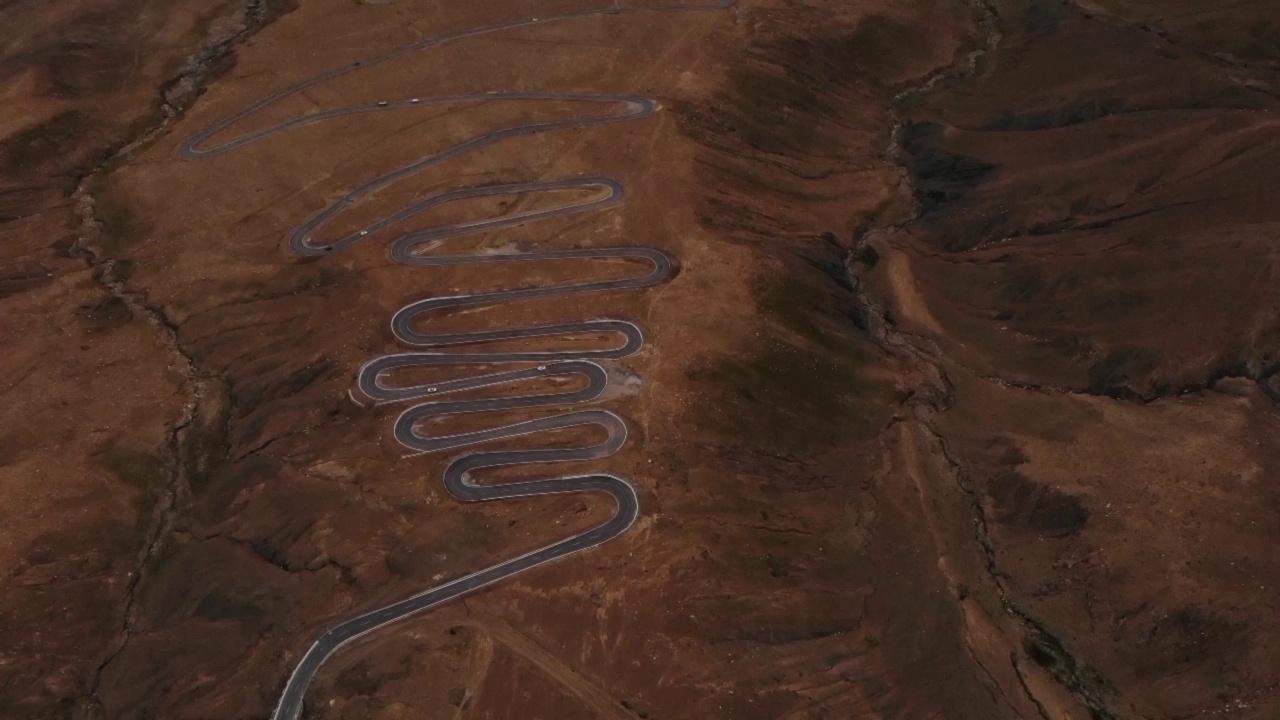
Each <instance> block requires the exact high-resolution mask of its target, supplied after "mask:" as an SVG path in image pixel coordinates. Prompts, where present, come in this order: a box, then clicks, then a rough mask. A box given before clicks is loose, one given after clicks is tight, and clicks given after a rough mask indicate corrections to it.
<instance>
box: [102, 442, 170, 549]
mask: <svg viewBox="0 0 1280 720" xmlns="http://www.w3.org/2000/svg"><path fill="white" fill-rule="evenodd" d="M103 463H104V464H105V465H106V467H107V469H108V470H110V471H111V473H112V474H113V475H115V476H116V477H117V478H119V479H120V480H121V481H122V482H124V483H125V484H126V485H128V486H130V487H132V488H133V489H134V490H136V491H137V493H138V495H137V498H136V501H135V502H136V512H137V517H136V532H137V534H138V535H139V536H140V537H141V536H145V535H146V532H147V528H148V527H150V525H151V515H152V513H153V511H154V510H155V506H156V503H157V502H158V501H159V499H160V492H159V490H160V488H161V487H163V486H164V485H165V483H166V482H167V468H166V466H165V462H164V460H163V459H162V458H161V457H160V456H159V455H156V454H155V453H150V452H144V451H140V450H134V449H130V448H128V447H126V446H124V445H123V444H122V443H121V442H120V441H119V440H118V439H117V440H115V441H112V443H111V444H110V445H109V446H108V447H107V450H106V452H105V453H104V454H103Z"/></svg>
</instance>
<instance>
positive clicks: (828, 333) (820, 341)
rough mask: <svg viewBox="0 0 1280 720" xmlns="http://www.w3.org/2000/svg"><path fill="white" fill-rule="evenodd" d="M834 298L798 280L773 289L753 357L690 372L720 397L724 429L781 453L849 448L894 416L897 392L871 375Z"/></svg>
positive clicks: (764, 296) (763, 307)
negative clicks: (857, 438)
mask: <svg viewBox="0 0 1280 720" xmlns="http://www.w3.org/2000/svg"><path fill="white" fill-rule="evenodd" d="M834 299H835V298H834V297H831V296H828V295H827V294H826V293H825V292H824V291H823V289H822V288H821V287H819V286H818V285H816V284H809V283H806V282H803V281H801V280H800V279H789V280H785V281H782V282H779V283H777V284H776V285H773V286H771V287H770V288H768V289H767V290H766V291H765V292H763V293H761V295H760V300H759V303H760V304H759V309H760V311H761V314H762V315H763V316H764V317H765V318H766V319H767V320H766V322H765V323H763V324H762V327H761V330H760V333H759V336H758V338H759V339H758V341H757V342H756V343H755V345H753V346H752V347H750V348H748V351H749V354H748V355H746V356H744V357H726V358H721V359H719V360H718V361H717V362H715V363H712V364H710V365H705V366H702V367H699V368H697V369H695V370H694V371H692V372H691V374H690V378H691V379H692V380H695V381H696V382H697V383H698V384H699V385H700V386H702V387H706V388H708V389H709V391H710V392H712V393H713V394H718V395H719V396H720V402H719V409H720V413H721V415H720V416H719V418H720V422H722V423H723V429H724V430H726V431H729V432H732V433H733V434H734V435H736V436H737V438H738V439H739V441H741V442H742V443H743V444H744V445H750V446H755V447H759V448H762V449H766V450H770V451H776V452H783V453H805V452H809V451H814V450H817V449H820V448H832V447H841V446H847V445H848V444H849V441H850V436H851V435H853V436H856V435H861V434H870V433H874V432H875V431H876V430H877V429H878V428H879V426H880V424H881V422H882V421H883V416H884V415H885V414H886V413H888V412H889V411H890V406H891V403H892V397H893V388H892V387H890V386H889V385H887V384H886V383H881V382H878V381H875V380H872V379H869V378H868V377H867V376H866V373H865V368H866V367H867V366H868V365H869V364H870V363H871V362H873V358H872V357H871V355H870V353H869V352H868V348H867V346H866V345H865V344H863V343H861V342H859V341H858V339H857V338H856V336H855V335H853V332H854V325H853V321H852V319H848V318H845V319H842V318H841V317H839V316H838V315H836V314H834V313H833V312H832V309H831V307H830V306H831V305H832V304H833V300H834ZM841 322H847V323H848V328H847V329H845V328H843V327H841V326H840V323H841Z"/></svg>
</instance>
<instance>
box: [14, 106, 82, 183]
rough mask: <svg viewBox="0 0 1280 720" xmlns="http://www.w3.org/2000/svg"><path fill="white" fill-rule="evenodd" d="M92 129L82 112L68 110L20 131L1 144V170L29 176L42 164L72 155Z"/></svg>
mask: <svg viewBox="0 0 1280 720" xmlns="http://www.w3.org/2000/svg"><path fill="white" fill-rule="evenodd" d="M91 127H92V122H91V121H90V120H89V118H88V116H86V115H85V114H84V113H81V112H79V111H78V110H67V111H66V112H62V113H58V114H57V115H54V116H53V117H51V118H49V119H48V120H46V121H44V122H42V123H40V124H39V125H33V126H31V127H29V128H26V129H23V130H19V131H18V132H16V133H14V134H13V135H12V136H11V137H10V138H9V139H8V140H6V141H5V142H4V145H3V154H2V155H0V158H2V159H0V170H3V172H4V174H6V175H17V176H29V175H32V174H34V173H35V171H36V170H38V169H40V168H41V167H42V166H44V165H45V164H47V163H49V162H51V161H53V160H56V159H58V158H60V157H63V156H65V155H68V154H70V153H71V152H73V151H74V150H75V149H76V147H77V146H78V144H79V142H80V139H81V138H82V137H83V136H84V135H85V134H86V133H87V132H89V130H90V128H91Z"/></svg>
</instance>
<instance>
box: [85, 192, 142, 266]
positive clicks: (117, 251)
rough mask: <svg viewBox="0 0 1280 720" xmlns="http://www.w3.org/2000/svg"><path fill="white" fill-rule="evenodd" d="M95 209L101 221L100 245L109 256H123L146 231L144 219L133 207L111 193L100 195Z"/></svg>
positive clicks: (115, 257) (118, 257) (116, 257)
mask: <svg viewBox="0 0 1280 720" xmlns="http://www.w3.org/2000/svg"><path fill="white" fill-rule="evenodd" d="M94 209H95V211H96V215H97V218H98V222H99V223H101V234H100V235H99V241H98V242H99V247H100V248H101V249H102V252H103V253H104V254H105V255H106V256H107V257H110V258H113V259H120V258H123V257H124V255H125V251H126V250H127V249H128V248H129V246H131V245H133V244H134V243H136V242H137V241H138V240H139V239H141V238H142V235H143V233H145V232H146V229H145V227H144V226H143V224H142V221H141V220H139V219H138V216H137V214H135V213H134V211H133V208H131V207H129V206H128V205H127V204H125V203H124V202H121V201H120V200H117V199H115V198H113V197H112V196H111V195H109V194H103V195H99V196H98V198H97V200H96V203H95V206H94Z"/></svg>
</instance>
